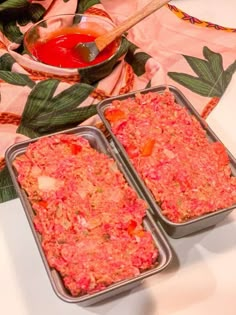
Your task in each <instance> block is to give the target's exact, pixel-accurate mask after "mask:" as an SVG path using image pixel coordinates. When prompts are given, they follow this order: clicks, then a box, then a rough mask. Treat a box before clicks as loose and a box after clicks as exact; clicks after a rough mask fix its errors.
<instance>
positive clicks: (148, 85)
mask: <svg viewBox="0 0 236 315" xmlns="http://www.w3.org/2000/svg"><path fill="white" fill-rule="evenodd" d="M151 83H152V82H151V80H150V81H148V84H147V85H146V87H145V89H148V88H150V87H151V86H152V84H151Z"/></svg>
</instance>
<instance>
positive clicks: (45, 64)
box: [23, 13, 123, 71]
mask: <svg viewBox="0 0 236 315" xmlns="http://www.w3.org/2000/svg"><path fill="white" fill-rule="evenodd" d="M66 16H81V17H88V18H91V17H92V18H95V19H98V20H102V21H105V22H106V23H108V24H110V25H111V26H113V27H115V26H116V24H115V23H114V22H113V21H112V20H111V19H110V18H109V17H104V16H101V15H96V14H84V13H65V14H56V15H50V16H47V17H46V18H44V19H41V20H39V21H38V22H36V23H35V24H33V25H31V26H30V27H29V29H28V30H27V31H26V32H25V33H24V35H23V46H24V49H25V52H26V54H27V55H28V56H29V57H30V58H31V59H32V60H33V61H35V62H37V63H38V64H41V65H43V66H47V67H50V69H55V70H59V69H60V70H62V71H63V70H64V71H75V70H76V71H81V70H89V69H94V68H95V67H98V66H102V65H104V64H106V63H107V62H109V61H110V60H112V59H113V58H114V57H115V55H116V54H117V53H118V52H119V51H120V48H121V45H122V38H123V36H121V37H120V38H119V43H118V46H117V48H116V49H115V51H114V53H113V54H112V55H111V56H110V57H109V58H108V59H106V60H103V61H102V62H99V63H96V64H93V65H91V66H85V67H78V68H76V67H71V68H68V67H57V66H53V65H50V64H48V63H45V62H42V61H40V60H39V59H38V58H36V57H35V56H34V55H33V54H32V53H31V52H30V51H29V49H28V48H27V45H26V43H25V42H26V38H27V35H28V34H29V33H30V32H31V31H32V29H34V28H35V27H37V26H38V25H39V24H40V23H43V22H47V21H48V20H50V19H55V18H58V17H66Z"/></svg>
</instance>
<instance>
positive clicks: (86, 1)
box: [77, 0, 100, 13]
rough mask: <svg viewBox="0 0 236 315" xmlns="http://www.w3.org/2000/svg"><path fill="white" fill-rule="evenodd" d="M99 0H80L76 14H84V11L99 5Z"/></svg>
mask: <svg viewBox="0 0 236 315" xmlns="http://www.w3.org/2000/svg"><path fill="white" fill-rule="evenodd" d="M99 3H100V1H99V0H80V1H79V5H78V10H77V12H78V13H84V12H85V11H86V10H88V9H89V8H90V7H92V6H93V5H95V4H99Z"/></svg>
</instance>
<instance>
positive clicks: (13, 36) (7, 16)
mask: <svg viewBox="0 0 236 315" xmlns="http://www.w3.org/2000/svg"><path fill="white" fill-rule="evenodd" d="M45 11H46V10H45V8H44V7H43V6H42V5H41V4H40V3H31V2H30V1H27V0H8V1H4V2H2V3H1V4H0V30H1V31H2V32H3V33H4V35H5V36H6V37H7V38H8V39H9V40H10V41H11V42H16V43H21V41H22V38H23V34H22V33H21V31H20V27H19V26H24V25H27V23H29V22H33V23H34V22H37V21H39V20H40V19H41V18H42V17H43V15H44V13H45ZM18 25H19V26H18Z"/></svg>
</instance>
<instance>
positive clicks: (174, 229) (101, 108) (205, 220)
mask: <svg viewBox="0 0 236 315" xmlns="http://www.w3.org/2000/svg"><path fill="white" fill-rule="evenodd" d="M166 88H167V86H166V85H161V86H157V87H152V88H148V89H144V90H141V91H138V93H148V92H158V93H163V92H164V91H165V90H166ZM168 88H169V90H170V91H171V92H172V93H173V95H174V97H175V100H176V102H177V103H178V104H179V105H181V106H183V107H185V108H186V109H187V110H188V112H189V113H190V114H191V115H194V116H195V117H196V119H197V120H198V121H199V122H200V124H201V126H202V128H203V129H204V130H205V131H206V134H207V137H208V139H209V141H211V142H213V141H220V140H219V139H218V138H217V136H216V135H215V133H214V132H213V131H212V130H211V129H210V128H209V126H208V125H207V123H206V122H205V121H204V120H203V119H202V118H201V116H200V115H199V113H198V112H197V111H196V109H195V108H194V107H193V105H192V104H191V103H190V102H189V101H188V100H187V99H186V97H185V96H184V95H183V94H182V93H181V92H180V91H179V90H178V89H177V88H175V87H173V86H168ZM136 93H137V91H136V92H132V93H128V94H125V95H122V96H118V97H112V98H109V99H106V100H104V101H102V102H101V103H99V104H98V105H97V111H98V115H99V116H100V118H101V120H102V122H103V123H104V125H105V127H106V128H107V130H108V132H109V133H110V135H111V138H112V141H113V142H114V145H115V147H116V148H117V151H118V152H119V154H120V155H121V157H122V160H123V163H124V164H126V165H127V166H128V168H129V169H130V172H131V174H132V176H133V178H134V179H135V181H136V182H137V184H138V185H139V187H140V189H141V190H142V192H143V193H144V195H145V198H146V199H147V200H148V202H149V205H150V207H151V209H152V210H153V212H154V214H155V215H156V216H157V219H158V220H160V222H161V224H162V225H163V227H164V229H165V231H166V232H167V233H168V234H169V235H170V236H171V237H173V238H180V237H184V236H186V235H189V234H192V233H195V232H198V231H200V230H203V229H206V228H209V227H211V226H214V225H216V224H217V223H219V222H220V221H222V220H223V219H224V218H225V217H226V216H227V215H228V214H229V213H230V212H231V211H232V210H233V209H234V208H236V205H234V206H232V207H229V208H226V209H222V210H219V211H215V212H213V213H210V214H206V215H204V216H201V217H198V218H194V219H191V220H189V221H187V222H184V223H174V222H171V221H170V220H168V219H167V218H166V217H165V216H164V215H163V214H162V212H161V209H160V207H159V206H158V204H157V203H156V201H155V199H154V197H153V195H152V193H151V192H150V190H149V189H148V188H147V187H146V185H145V184H144V182H143V180H142V179H141V177H140V176H139V175H138V174H137V172H136V170H135V169H134V167H133V165H132V164H131V162H130V160H129V157H128V155H127V153H126V152H125V149H124V147H123V146H122V144H121V143H120V142H119V141H118V139H117V138H116V136H115V135H114V133H113V132H112V129H111V125H110V123H109V122H108V120H107V119H106V118H105V111H106V109H107V108H108V107H109V106H111V104H112V101H114V100H120V101H122V100H125V99H128V98H133V97H134V96H135V94H136ZM228 155H229V158H230V166H231V170H232V174H233V175H234V176H236V160H235V159H234V157H233V156H232V155H231V154H230V152H228Z"/></svg>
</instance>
